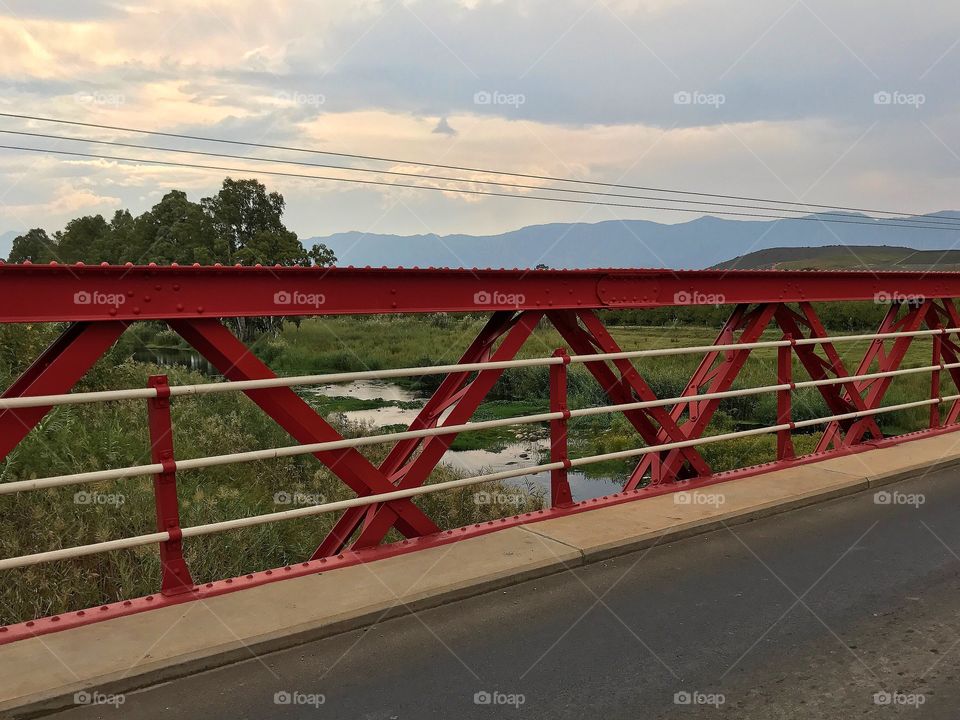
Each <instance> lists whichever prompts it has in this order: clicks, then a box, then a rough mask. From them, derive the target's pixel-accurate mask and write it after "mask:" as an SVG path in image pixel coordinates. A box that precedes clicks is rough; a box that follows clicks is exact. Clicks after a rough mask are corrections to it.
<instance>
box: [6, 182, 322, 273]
mask: <svg viewBox="0 0 960 720" xmlns="http://www.w3.org/2000/svg"><path fill="white" fill-rule="evenodd" d="M283 209H284V200H283V196H282V195H280V193H276V192H271V193H268V192H267V190H266V188H265V187H264V186H263V185H262V184H261V183H259V182H257V181H256V180H231V179H230V178H226V179H225V180H224V181H223V186H222V187H221V189H220V192H218V193H217V194H216V195H214V196H213V197H208V198H203V199H202V200H201V201H200V202H199V203H195V202H191V201H190V200H188V199H187V195H186V193H184V192H183V191H181V190H171V191H170V192H169V193H167V194H166V195H164V196H163V199H161V200H160V202H159V203H157V204H156V205H154V206H153V208H152V209H150V210H148V211H147V212H145V213H143V214H142V215H138V216H137V217H134V216H133V215H131V213H130V211H129V210H118V211H117V212H116V213H114V215H113V218H111V219H110V220H109V221H107V220H106V219H105V218H104V217H103V216H102V215H86V216H84V217H79V218H76V219H75V220H71V221H70V222H69V223H67V226H66V227H65V228H64V229H63V230H58V231H56V232H55V233H54V234H53V236H52V237H51V236H50V235H48V234H47V232H46V230H43V229H42V228H34V229H32V230H30V231H29V232H27V233H25V234H23V235H21V236H19V237H17V238H14V241H13V247H12V249H11V251H10V257H9V258H8V261H9V262H24V261H26V260H29V261H31V262H50V261H51V260H56V261H57V262H66V263H74V262H85V263H100V262H108V263H113V264H119V263H124V262H132V263H134V264H140V263H145V262H148V261H149V262H155V263H158V264H169V263H173V262H178V263H200V264H201V265H212V264H213V263H215V262H223V263H230V264H233V263H235V262H239V263H243V264H247V265H253V264H254V263H264V264H271V265H272V264H275V263H279V264H281V265H294V264H310V262H311V260H312V261H313V262H315V263H316V264H317V265H330V264H332V263H334V262H336V257H334V255H333V253H332V252H331V251H330V249H329V248H327V247H326V246H325V245H315V246H314V247H313V248H312V249H311V250H310V251H309V252H307V251H306V250H305V249H304V247H303V246H302V245H301V244H300V241H299V240H297V234H296V233H294V232H291V231H290V230H287V228H286V227H285V226H284V224H283Z"/></svg>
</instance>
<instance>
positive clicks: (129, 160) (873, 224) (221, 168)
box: [0, 145, 953, 231]
mask: <svg viewBox="0 0 960 720" xmlns="http://www.w3.org/2000/svg"><path fill="white" fill-rule="evenodd" d="M0 149H3V150H16V151H20V152H32V153H43V154H48V155H64V156H68V157H82V158H92V159H96V160H112V161H115V162H127V163H134V164H136V163H140V164H146V165H162V166H167V167H180V168H193V169H199V170H217V171H220V172H234V173H253V174H261V175H271V176H276V177H291V178H303V179H308V180H327V181H332V182H346V183H353V184H358V185H378V186H383V187H402V188H411V189H414V190H434V191H437V192H452V193H463V194H466V195H489V196H493V197H508V198H519V199H523V200H543V201H547V202H559V203H569V204H574V205H594V206H604V207H625V208H636V209H642V210H666V211H670V212H685V213H711V212H712V213H713V214H715V215H731V216H736V217H754V218H765V219H773V220H806V221H812V222H822V223H837V224H842V225H869V226H870V227H892V228H915V229H919V230H945V231H949V230H952V229H953V228H950V227H942V226H936V227H934V226H929V225H906V224H903V225H897V224H890V223H887V222H884V221H882V220H870V221H867V220H852V219H851V220H834V219H821V218H818V217H813V216H801V217H786V216H783V215H773V214H759V213H743V212H733V211H728V210H717V211H712V210H709V209H707V210H704V209H694V208H677V207H665V206H660V205H634V204H630V203H615V202H600V201H597V200H574V199H572V198H557V197H548V196H544V195H521V194H518V193H504V192H493V191H489V190H464V189H457V190H452V189H449V188H443V187H434V186H430V185H414V184H412V183H395V182H385V181H381V180H360V179H357V178H342V177H331V176H324V175H307V174H303V173H289V172H279V171H276V170H251V169H249V168H237V167H225V166H221V165H201V164H198V163H185V162H177V161H174V160H146V159H143V158H131V157H121V156H115V155H100V154H96V153H82V152H75V151H71V150H53V149H46V148H31V147H23V146H19V145H0Z"/></svg>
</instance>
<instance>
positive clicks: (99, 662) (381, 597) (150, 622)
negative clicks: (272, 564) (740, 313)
mask: <svg viewBox="0 0 960 720" xmlns="http://www.w3.org/2000/svg"><path fill="white" fill-rule="evenodd" d="M903 447H904V446H898V447H892V448H883V449H876V450H871V451H867V452H864V453H860V454H857V455H850V456H845V457H840V458H834V459H830V460H825V461H822V462H819V463H815V464H809V465H802V466H798V467H794V468H788V469H785V470H779V471H774V472H770V473H766V474H763V475H757V476H753V477H749V478H744V479H741V480H733V481H730V482H726V483H720V484H717V485H713V486H708V487H705V488H702V489H700V490H696V491H692V492H685V493H674V494H668V495H662V496H658V497H653V498H649V499H645V500H642V501H636V502H627V503H622V504H619V505H615V506H612V507H606V508H599V509H596V510H591V511H589V512H583V513H578V514H575V515H570V516H567V517H562V518H555V519H551V520H545V521H542V522H536V523H532V524H529V525H524V526H522V527H514V528H507V529H505V530H501V531H497V532H494V533H491V534H489V535H484V536H480V537H476V538H472V539H470V540H465V541H461V542H458V543H453V544H450V545H445V546H441V547H437V548H431V549H429V550H423V551H419V552H416V553H410V554H407V555H401V556H397V557H392V558H388V559H384V560H379V561H376V562H373V563H368V564H366V565H359V566H353V567H347V568H342V569H339V570H335V571H332V572H328V573H322V574H317V575H310V576H305V577H301V578H295V579H289V580H284V581H282V582H278V583H271V584H268V585H264V586H260V587H258V588H252V589H248V590H243V591H238V592H236V593H231V594H228V595H223V596H218V597H215V598H212V599H210V600H206V601H203V602H199V601H198V602H191V603H185V604H182V605H177V606H172V607H169V608H163V609H158V610H152V611H150V612H145V613H139V614H136V615H130V616H126V617H120V618H116V619H114V620H108V621H103V622H100V623H96V624H93V625H89V626H85V627H81V628H76V629H71V630H65V631H61V632H59V633H54V634H51V635H46V636H43V637H37V638H32V639H29V640H23V641H19V642H16V643H11V644H9V645H5V646H0V665H2V666H3V667H4V668H5V672H4V675H5V678H4V687H3V688H2V689H0V717H6V718H31V717H37V716H40V715H44V714H49V713H51V712H55V711H57V710H63V709H65V708H68V707H71V706H73V705H74V694H75V693H77V692H80V691H91V690H96V691H98V692H102V693H104V694H108V695H109V694H122V693H126V692H131V691H133V690H136V689H140V688H143V687H148V686H150V685H155V684H158V683H161V682H167V681H170V680H174V679H176V678H179V677H184V676H188V675H193V674H196V673H199V672H203V671H206V670H210V669H214V668H217V667H222V666H225V665H229V664H233V663H236V662H240V661H243V660H248V659H250V658H251V657H252V656H259V655H263V654H266V653H271V652H275V651H278V650H283V649H287V648H290V647H294V646H296V645H301V644H304V643H308V642H311V641H314V640H318V639H322V638H325V637H329V636H332V635H336V634H340V633H344V632H348V631H351V630H356V629H359V628H363V627H368V626H370V625H373V624H376V623H379V622H382V621H384V620H387V619H390V618H395V617H399V616H402V615H407V614H410V613H416V612H420V611H423V610H427V609H430V608H433V607H437V606H439V605H443V604H446V603H450V602H455V601H458V600H462V599H465V598H468V597H472V596H476V595H481V594H484V593H487V592H491V591H494V590H497V589H501V588H504V587H508V586H511V585H515V584H519V583H521V582H525V581H527V580H532V579H536V578H540V577H544V576H546V575H551V574H555V573H558V572H563V571H564V570H567V569H570V568H571V567H577V566H581V565H585V564H589V563H593V562H598V561H600V560H603V559H606V558H610V557H614V556H617V555H624V554H628V553H631V552H635V551H637V550H642V549H646V548H649V547H650V546H652V545H655V544H667V543H670V542H675V541H678V540H682V539H685V538H689V537H692V536H695V535H701V534H704V533H708V532H711V531H715V530H718V529H723V528H724V527H731V526H735V525H739V524H743V523H746V522H750V521H753V520H757V519H760V518H764V517H768V516H771V515H775V514H778V513H782V512H787V511H790V510H794V509H798V508H801V507H806V506H809V505H813V504H816V503H821V502H826V501H828V500H832V499H835V498H839V497H844V496H849V495H853V494H856V493H860V492H864V491H869V490H871V489H874V488H879V487H883V486H887V485H890V484H892V483H896V482H898V481H902V480H905V479H910V478H913V477H916V476H917V475H919V474H925V473H928V472H934V471H937V470H943V469H945V468H949V467H954V466H958V465H960V437H958V438H956V439H954V438H951V437H950V436H949V435H944V436H938V437H934V438H928V439H922V440H916V441H912V442H911V443H909V445H908V447H909V448H910V450H909V453H905V452H904V451H903ZM875 468H880V469H879V470H877V469H875ZM683 497H686V500H683V499H682V498H683ZM711 497H713V498H714V500H715V502H716V504H715V505H714V507H710V506H709V504H704V503H701V502H700V501H701V500H704V499H709V498H711ZM716 498H723V502H722V503H719V501H717V500H716ZM412 578H418V579H416V580H413V582H411V579H412ZM372 579H374V580H376V582H373V580H372ZM267 609H269V612H268V611H267ZM285 612H289V613H290V614H292V615H294V616H295V617H297V618H298V620H301V622H298V623H296V624H289V623H287V624H284V623H283V622H282V620H281V618H282V616H283V614H284V613H285ZM220 626H222V628H221V627H220ZM85 649H86V650H90V653H87V654H85V653H84V650H85ZM51 656H53V657H51ZM94 657H96V659H95V660H91V658H94ZM58 661H59V664H60V665H62V666H63V667H64V668H69V667H70V666H71V665H75V667H77V668H82V670H81V674H80V675H79V676H78V675H77V673H75V672H73V671H70V674H71V675H72V676H73V677H72V678H70V677H67V676H66V675H65V673H63V671H62V668H59V666H57V662H58Z"/></svg>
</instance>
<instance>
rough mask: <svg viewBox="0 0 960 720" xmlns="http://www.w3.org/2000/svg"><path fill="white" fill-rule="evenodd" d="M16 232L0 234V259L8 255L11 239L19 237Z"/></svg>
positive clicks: (11, 245) (11, 244) (10, 231)
mask: <svg viewBox="0 0 960 720" xmlns="http://www.w3.org/2000/svg"><path fill="white" fill-rule="evenodd" d="M19 234H20V233H18V232H17V231H16V230H8V231H7V232H5V233H0V258H5V257H7V256H8V255H9V254H10V248H11V247H13V239H14V238H15V237H17V235H19Z"/></svg>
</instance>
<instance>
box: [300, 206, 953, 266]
mask: <svg viewBox="0 0 960 720" xmlns="http://www.w3.org/2000/svg"><path fill="white" fill-rule="evenodd" d="M951 216H952V217H955V218H958V220H960V212H954V211H942V212H938V213H932V214H930V215H924V216H918V217H917V218H915V220H924V219H930V218H937V217H940V218H943V217H951ZM836 219H837V220H843V221H844V222H843V223H829V224H826V223H822V222H816V221H811V220H800V219H795V220H790V221H747V220H728V219H722V218H717V217H712V216H705V217H701V218H698V219H696V220H692V221H690V222H684V223H677V224H674V225H668V224H662V223H656V222H651V221H648V220H608V221H605V222H598V223H551V224H547V225H530V226H528V227H523V228H520V229H519V230H511V231H509V232H505V233H501V234H499V235H466V234H458V235H442V236H441V235H435V234H429V235H386V234H379V233H365V232H344V233H336V234H333V235H327V236H319V237H313V238H310V239H306V240H304V241H303V244H304V245H305V246H306V247H310V246H312V245H313V244H314V243H318V242H319V243H324V244H325V245H327V246H329V247H330V248H331V249H333V251H334V252H335V253H336V255H337V264H338V265H354V266H365V265H371V266H374V267H379V266H388V267H492V268H502V267H507V268H514V267H523V268H527V267H535V266H536V265H538V264H544V265H547V266H548V267H551V268H558V269H572V268H596V267H643V268H659V267H671V268H675V269H701V268H707V267H711V266H713V265H717V264H719V263H722V262H724V261H728V260H730V259H731V258H736V257H738V256H741V255H747V254H748V253H752V252H755V251H757V250H764V249H768V248H777V247H821V246H826V245H849V246H865V245H870V246H878V245H891V246H898V247H903V248H910V249H914V250H944V249H949V248H952V247H957V246H960V230H943V229H931V228H911V227H891V226H890V225H889V224H886V225H881V224H880V223H877V222H876V221H874V220H872V219H871V218H869V217H867V216H864V215H859V214H844V217H841V218H836ZM854 223H864V224H854ZM957 224H958V225H960V222H958V223H957Z"/></svg>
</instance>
